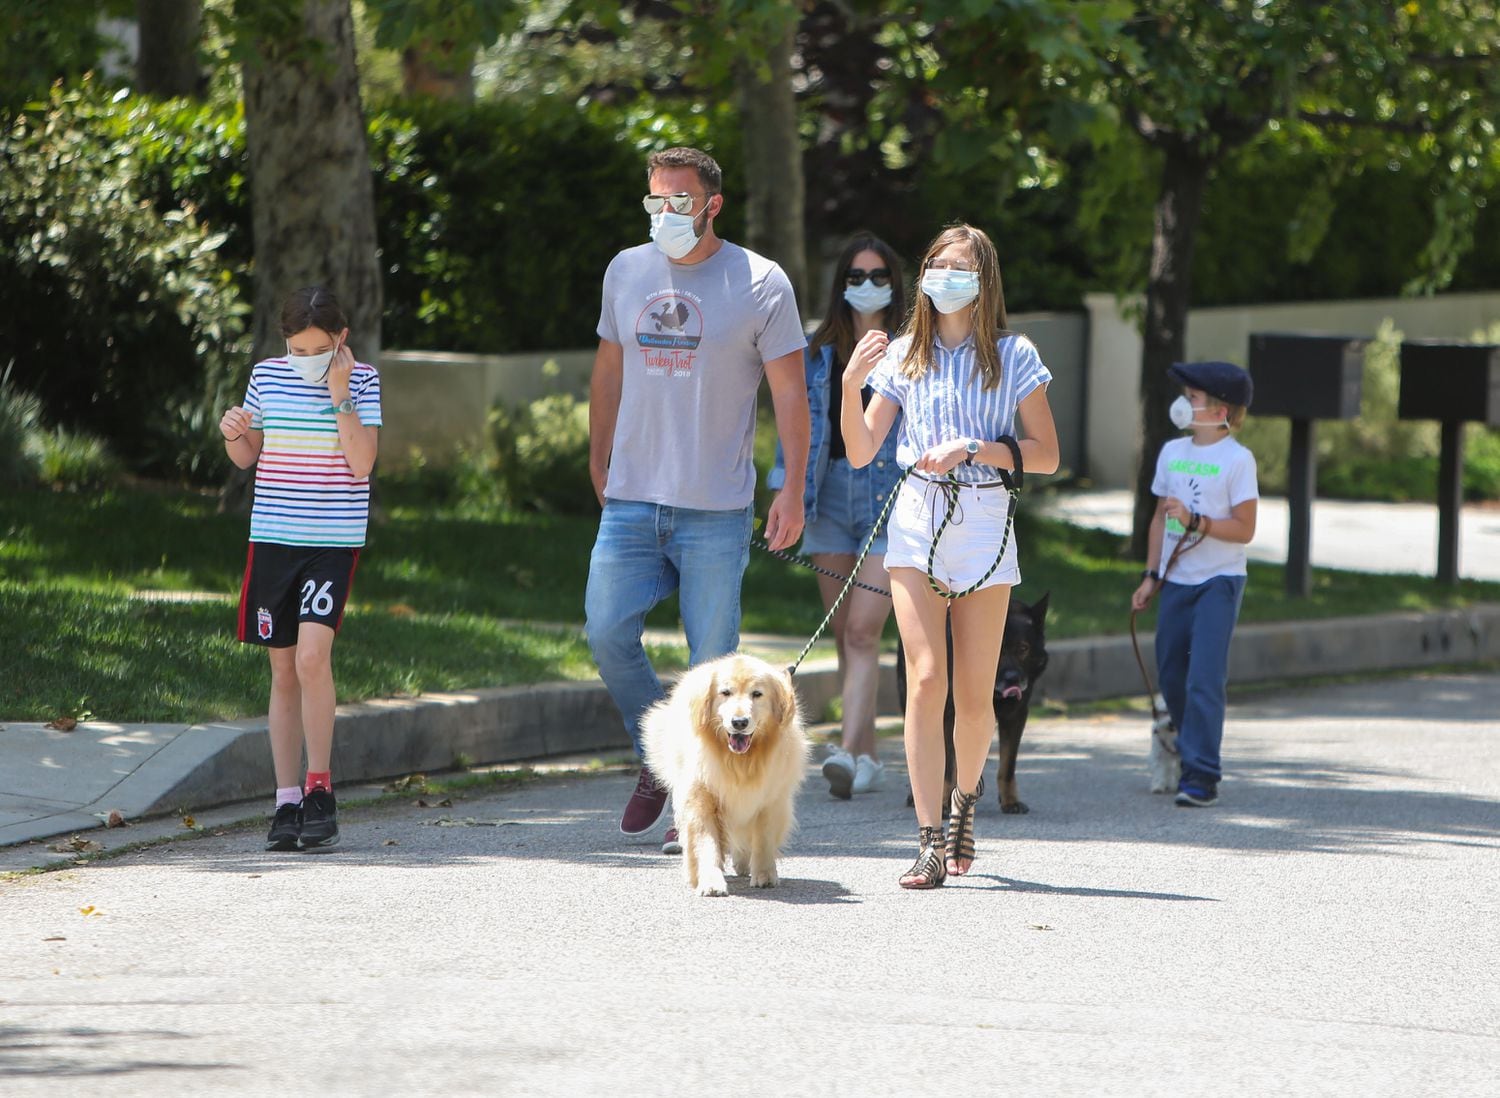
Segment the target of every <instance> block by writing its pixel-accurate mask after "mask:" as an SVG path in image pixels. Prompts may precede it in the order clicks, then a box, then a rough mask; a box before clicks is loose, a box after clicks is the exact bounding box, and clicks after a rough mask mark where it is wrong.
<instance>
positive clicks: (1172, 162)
mask: <svg viewBox="0 0 1500 1098" xmlns="http://www.w3.org/2000/svg"><path fill="white" fill-rule="evenodd" d="M1211 166H1212V162H1211V160H1209V159H1208V157H1205V156H1203V154H1202V153H1197V151H1196V150H1193V148H1187V147H1184V145H1169V147H1167V150H1166V162H1164V163H1163V169H1161V193H1160V195H1158V196H1157V216H1155V225H1154V229H1152V239H1151V278H1149V279H1148V282H1146V330H1145V332H1143V341H1142V342H1143V347H1142V357H1140V423H1142V449H1140V465H1139V469H1137V475H1136V516H1134V523H1133V528H1131V543H1130V550H1131V556H1134V558H1136V559H1145V558H1146V549H1148V537H1149V529H1151V516H1152V514H1154V513H1155V510H1157V496H1155V495H1152V490H1151V481H1152V480H1154V478H1155V472H1157V455H1158V453H1160V452H1161V447H1163V444H1164V443H1166V441H1167V440H1170V438H1173V437H1175V435H1176V434H1178V431H1176V428H1173V426H1172V420H1170V419H1169V416H1167V407H1169V405H1170V404H1172V401H1173V398H1175V395H1176V392H1178V384H1176V383H1175V381H1173V380H1172V378H1169V377H1167V368H1169V366H1172V365H1173V363H1179V362H1182V360H1184V356H1185V353H1187V335H1188V303H1190V302H1191V296H1193V252H1194V249H1196V248H1197V242H1199V217H1200V214H1202V213H1203V189H1205V184H1206V183H1208V177H1209V168H1211Z"/></svg>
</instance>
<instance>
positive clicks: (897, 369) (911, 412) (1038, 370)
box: [866, 334, 1052, 484]
mask: <svg viewBox="0 0 1500 1098" xmlns="http://www.w3.org/2000/svg"><path fill="white" fill-rule="evenodd" d="M910 342H911V337H910V336H909V335H907V336H902V337H901V338H900V339H895V340H892V341H891V344H890V346H889V347H887V348H886V352H885V357H884V358H883V359H881V360H880V362H879V364H878V365H876V367H875V369H873V370H871V371H870V377H869V380H868V381H867V382H866V384H867V385H869V386H870V388H871V389H873V390H875V392H877V393H879V394H880V395H881V396H883V397H885V398H886V399H887V400H892V401H895V402H896V403H897V404H899V405H901V411H902V412H903V413H905V414H904V415H902V417H901V425H900V432H901V433H900V435H899V437H898V439H897V443H896V462H897V464H899V465H900V466H901V467H902V468H910V467H911V466H912V465H913V464H915V463H916V460H917V458H919V457H921V456H922V454H923V453H925V452H926V451H927V450H929V449H931V448H932V447H933V446H936V445H938V444H939V443H941V442H948V441H950V440H952V439H955V438H977V439H980V440H981V441H985V442H994V441H995V440H997V439H999V438H1000V437H1001V436H1003V435H1012V436H1015V434H1016V429H1015V423H1016V405H1018V404H1020V403H1021V401H1023V400H1025V399H1026V398H1027V397H1028V396H1030V395H1031V394H1032V393H1033V392H1035V391H1036V389H1037V387H1038V386H1041V385H1046V384H1047V383H1048V382H1050V381H1051V380H1052V374H1051V373H1050V372H1049V371H1048V370H1047V367H1046V366H1043V365H1042V358H1041V356H1040V355H1039V354H1037V350H1036V345H1035V344H1034V343H1032V342H1031V340H1029V339H1027V338H1026V337H1025V336H1023V335H1006V336H1002V337H1001V338H1000V340H999V342H998V343H997V344H996V347H997V348H998V350H999V352H1000V384H999V385H996V386H995V387H994V388H993V389H985V388H983V387H982V385H983V382H982V381H981V380H980V377H979V373H978V363H977V362H976V360H975V358H976V356H975V354H974V337H973V335H972V334H971V335H970V336H969V338H968V339H966V340H964V341H963V342H962V343H960V344H959V345H958V346H957V347H954V348H953V349H952V350H951V351H950V350H949V349H948V348H946V347H944V346H943V344H942V341H941V340H938V339H934V340H933V343H932V349H933V367H932V368H931V369H930V370H928V371H927V373H926V374H924V375H923V376H922V379H921V380H920V381H913V380H911V378H909V377H906V376H905V375H903V374H902V373H901V359H902V358H903V357H905V355H906V348H907V346H908V345H909V344H910ZM953 475H954V476H956V477H957V478H958V479H959V480H961V481H963V482H965V483H969V484H974V483H979V482H982V481H990V480H995V479H996V478H997V477H998V476H999V470H998V469H996V468H995V467H994V466H992V465H981V464H980V463H979V462H977V461H976V462H975V463H974V464H973V465H966V464H963V463H959V465H958V466H957V467H956V468H954V470H953Z"/></svg>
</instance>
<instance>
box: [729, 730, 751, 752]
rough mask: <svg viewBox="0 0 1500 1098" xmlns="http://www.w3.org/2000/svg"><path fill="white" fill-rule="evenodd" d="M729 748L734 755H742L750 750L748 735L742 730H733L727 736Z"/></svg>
mask: <svg viewBox="0 0 1500 1098" xmlns="http://www.w3.org/2000/svg"><path fill="white" fill-rule="evenodd" d="M729 750H731V751H733V752H734V753H735V754H736V755H743V754H744V753H745V752H746V751H749V750H750V737H749V736H747V735H745V734H744V733H743V732H734V733H731V734H730V737H729Z"/></svg>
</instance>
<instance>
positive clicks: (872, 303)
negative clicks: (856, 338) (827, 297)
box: [844, 278, 891, 316]
mask: <svg viewBox="0 0 1500 1098" xmlns="http://www.w3.org/2000/svg"><path fill="white" fill-rule="evenodd" d="M844 300H845V301H847V302H848V303H849V308H851V309H853V310H854V311H855V312H856V313H863V314H864V315H865V316H869V315H871V314H872V313H878V312H880V310H882V309H884V308H885V307H886V306H887V305H889V304H890V303H891V288H890V287H889V286H877V285H875V280H874V279H872V278H867V279H865V280H864V281H863V282H861V283H860V284H859V285H858V286H845V287H844Z"/></svg>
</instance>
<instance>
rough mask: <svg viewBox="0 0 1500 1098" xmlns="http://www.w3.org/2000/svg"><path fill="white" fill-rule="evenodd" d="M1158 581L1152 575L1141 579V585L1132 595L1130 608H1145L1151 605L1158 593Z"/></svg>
mask: <svg viewBox="0 0 1500 1098" xmlns="http://www.w3.org/2000/svg"><path fill="white" fill-rule="evenodd" d="M1156 587H1157V584H1156V581H1155V580H1154V579H1152V578H1151V577H1150V576H1147V577H1146V578H1145V579H1143V580H1141V585H1140V586H1139V587H1137V588H1136V589H1135V594H1133V595H1131V596H1130V608H1131V609H1132V610H1144V609H1146V607H1148V606H1150V605H1151V599H1152V597H1153V596H1154V595H1155V594H1156Z"/></svg>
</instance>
